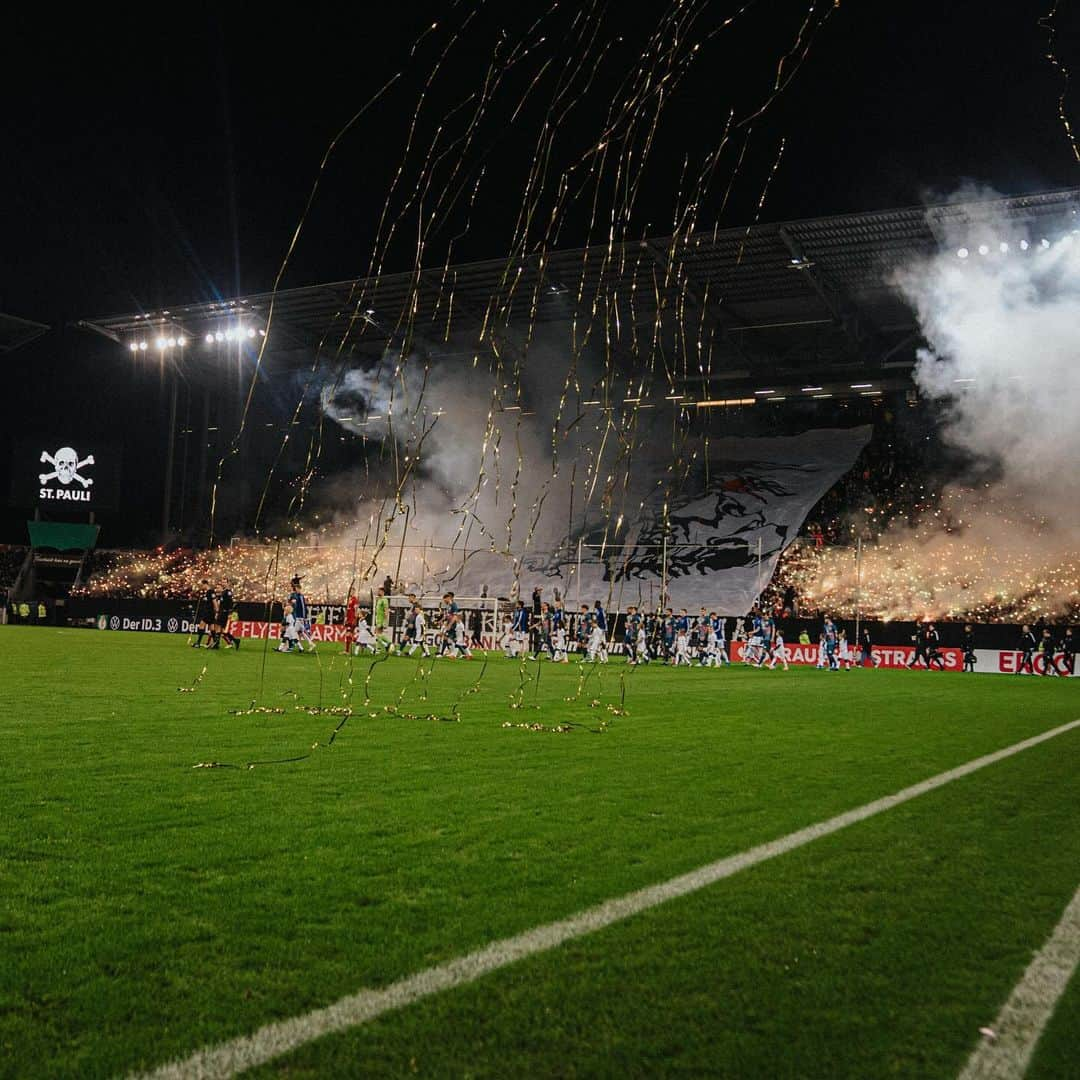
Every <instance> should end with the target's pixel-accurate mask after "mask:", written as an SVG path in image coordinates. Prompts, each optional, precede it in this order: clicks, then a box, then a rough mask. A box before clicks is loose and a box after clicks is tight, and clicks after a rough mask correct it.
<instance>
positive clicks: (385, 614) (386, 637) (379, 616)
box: [372, 586, 394, 652]
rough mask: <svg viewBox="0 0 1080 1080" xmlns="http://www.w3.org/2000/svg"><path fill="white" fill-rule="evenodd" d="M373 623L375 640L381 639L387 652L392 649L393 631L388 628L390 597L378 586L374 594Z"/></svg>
mask: <svg viewBox="0 0 1080 1080" xmlns="http://www.w3.org/2000/svg"><path fill="white" fill-rule="evenodd" d="M372 621H373V623H374V627H373V628H374V630H375V640H376V641H381V642H382V643H383V644H384V645H385V646H386V649H387V652H393V650H394V632H393V630H391V629H390V597H388V596H387V595H386V589H384V588H383V587H382V586H379V589H378V591H377V592H376V594H375V608H374V610H373V612H372Z"/></svg>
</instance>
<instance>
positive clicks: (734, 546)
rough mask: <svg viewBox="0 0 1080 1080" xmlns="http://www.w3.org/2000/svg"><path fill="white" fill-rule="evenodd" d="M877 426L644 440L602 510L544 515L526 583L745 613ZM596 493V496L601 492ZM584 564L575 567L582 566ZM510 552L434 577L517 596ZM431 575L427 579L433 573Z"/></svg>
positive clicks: (461, 588) (479, 557) (523, 567)
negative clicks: (575, 524)
mask: <svg viewBox="0 0 1080 1080" xmlns="http://www.w3.org/2000/svg"><path fill="white" fill-rule="evenodd" d="M872 431H873V429H872V428H871V427H870V426H862V427H856V428H845V429H830V430H818V431H807V432H804V433H803V434H801V435H793V436H785V437H776V438H760V439H759V438H735V437H731V438H722V439H712V438H710V439H705V438H703V437H702V438H698V439H689V440H687V441H686V442H684V443H683V444H682V445H680V446H679V448H678V457H677V460H676V461H675V462H673V461H672V447H671V446H670V445H667V446H662V445H660V444H659V443H658V444H657V445H655V446H652V447H646V448H639V449H638V450H636V451H635V458H634V460H633V461H632V462H631V463H630V464H629V466H628V471H627V475H626V479H625V483H624V481H623V480H622V479H621V478H620V480H619V483H618V485H617V487H618V492H617V497H616V496H615V495H612V506H609V508H608V513H607V515H606V516H605V518H604V519H603V520H601V519H600V518H599V516H598V514H596V515H594V516H593V517H591V518H590V519H588V520H587V521H586V522H585V523H584V525H583V526H581V527H579V528H575V529H571V530H570V531H569V532H568V531H567V522H566V519H565V517H563V516H562V515H561V514H559V513H554V512H553V513H545V514H542V515H540V516H539V517H538V518H537V521H536V525H535V528H534V530H533V532H532V534H531V535H530V538H529V541H528V547H527V548H526V549H525V550H524V551H522V552H521V554H520V571H519V580H520V582H521V585H522V588H523V589H526V590H527V589H528V588H531V587H532V586H533V585H536V584H542V585H544V586H546V587H549V588H550V587H558V588H560V590H561V591H562V592H563V594H564V595H565V596H566V598H567V599H568V601H570V602H571V603H576V602H577V601H578V597H579V596H580V599H581V600H582V601H584V602H590V603H591V602H592V601H593V600H598V599H602V600H604V601H605V606H606V607H608V608H614V609H618V610H620V611H625V610H626V608H627V606H628V605H630V604H635V605H637V606H639V607H647V608H650V609H654V608H655V607H656V605H657V604H658V603H659V602H660V600H661V592H662V591H663V588H664V585H665V583H666V587H667V589H666V591H667V603H669V604H671V605H672V606H673V607H676V608H679V607H686V608H696V607H698V606H700V605H702V604H704V605H705V606H707V607H709V608H710V609H711V610H714V611H717V612H719V613H720V614H722V615H745V614H746V613H747V611H749V610H750V608H751V607H752V606H753V604H754V602H755V600H756V599H757V597H758V595H759V594H760V592H761V590H762V589H763V588H764V587H765V586H766V585H767V584H768V582H769V580H770V579H771V578H772V574H773V571H774V569H775V568H776V563H777V560H778V559H779V557H780V554H781V552H783V550H784V549H785V548H786V547H788V545H789V544H791V543H792V541H794V539H795V537H796V536H797V534H798V531H799V527H800V526H801V525H802V523H803V521H804V520H805V519H806V515H807V514H808V513H809V512H810V510H811V509H812V508H813V507H814V504H815V503H816V502H817V501H818V499H820V498H821V497H822V495H824V494H825V492H826V491H828V490H829V488H830V487H832V486H833V484H835V483H836V481H837V480H839V479H840V477H841V476H843V475H844V473H846V472H847V471H848V470H849V469H850V468H851V466H852V465H853V464H854V462H855V459H856V458H857V457H858V456H859V453H860V452H861V451H862V449H863V447H864V446H865V445H866V444H867V442H868V441H869V439H870V436H871V434H872ZM598 501H599V500H598ZM579 565H580V577H579V575H578V566H579ZM514 569H515V568H514V566H513V564H512V562H511V561H510V560H507V559H505V558H502V559H500V558H498V557H494V556H488V555H485V554H484V553H483V552H479V553H476V554H475V555H474V556H470V558H469V559H468V560H467V561H466V562H465V563H464V564H462V563H461V562H460V560H459V561H457V562H456V563H455V565H453V566H452V567H447V568H446V574H445V577H444V579H439V578H438V574H437V572H436V575H435V576H436V578H437V580H438V585H439V587H445V588H449V589H454V591H455V592H456V593H457V594H458V595H459V596H479V595H481V588H482V587H483V586H487V588H488V593H485V594H484V595H492V596H507V595H512V593H511V589H512V588H513V586H514ZM429 583H430V578H429Z"/></svg>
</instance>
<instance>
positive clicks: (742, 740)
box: [0, 627, 1080, 1078]
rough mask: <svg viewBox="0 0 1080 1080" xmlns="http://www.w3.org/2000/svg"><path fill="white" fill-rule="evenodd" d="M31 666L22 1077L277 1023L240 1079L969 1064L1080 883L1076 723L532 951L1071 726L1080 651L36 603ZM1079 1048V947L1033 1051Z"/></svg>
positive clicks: (14, 1015)
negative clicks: (363, 630) (375, 658)
mask: <svg viewBox="0 0 1080 1080" xmlns="http://www.w3.org/2000/svg"><path fill="white" fill-rule="evenodd" d="M0 687H2V692H0V699H2V702H3V708H2V709H0V733H2V740H0V746H2V747H3V751H2V754H3V757H2V761H3V788H2V791H3V797H2V802H0V1075H2V1076H5V1077H23V1076H26V1077H54V1076H56V1077H59V1076H64V1077H67V1076H78V1077H114V1076H126V1075H131V1074H137V1073H141V1072H146V1071H150V1070H153V1069H155V1068H158V1067H159V1066H162V1065H165V1064H167V1063H169V1062H180V1063H185V1064H183V1065H182V1068H181V1070H180V1071H179V1072H177V1075H185V1074H190V1075H195V1069H196V1063H195V1062H194V1061H193V1059H192V1056H193V1055H195V1054H196V1053H197V1052H198V1051H200V1050H201V1049H203V1048H206V1047H219V1046H221V1045H223V1044H224V1045H226V1046H228V1045H231V1044H233V1042H234V1041H235V1040H238V1039H239V1038H241V1037H243V1036H253V1035H254V1034H255V1033H257V1032H260V1031H261V1030H264V1029H266V1028H267V1025H273V1024H275V1022H279V1021H294V1023H293V1024H291V1025H279V1028H275V1029H272V1030H282V1029H284V1028H287V1029H288V1031H289V1032H291V1033H292V1036H291V1041H286V1042H285V1043H282V1044H281V1045H280V1046H277V1047H276V1048H275V1049H272V1050H270V1051H267V1052H266V1053H264V1054H263V1055H262V1057H258V1056H256V1057H255V1058H253V1059H252V1060H253V1061H255V1062H256V1064H255V1065H254V1067H253V1068H251V1069H250V1070H249V1071H247V1072H246V1073H245V1075H250V1076H267V1077H269V1076H278V1075H281V1076H289V1077H314V1076H335V1077H338V1076H403V1075H409V1076H412V1075H418V1076H470V1077H503V1076H568V1077H569V1076H657V1075H681V1076H700V1075H712V1076H724V1077H739V1078H745V1077H770V1078H771V1077H822V1078H824V1077H830V1078H832V1077H874V1078H876V1077H886V1076H899V1077H919V1078H925V1077H956V1076H958V1075H959V1074H960V1073H961V1072H962V1070H963V1069H964V1067H965V1064H966V1063H967V1062H968V1059H969V1058H970V1056H971V1054H972V1052H973V1051H974V1050H975V1048H976V1046H977V1045H979V1043H980V1041H981V1040H982V1039H983V1038H984V1036H981V1035H980V1033H979V1032H980V1028H983V1027H993V1026H994V1024H995V1018H996V1017H997V1016H998V1014H999V1012H1000V1011H1001V1009H1002V1006H1003V1005H1004V1004H1005V1002H1006V1000H1007V999H1008V998H1009V997H1010V994H1011V993H1012V992H1013V990H1014V987H1016V985H1017V984H1018V982H1020V980H1021V979H1022V977H1023V976H1024V974H1025V970H1026V969H1027V968H1028V965H1029V963H1030V962H1031V961H1032V958H1033V956H1035V954H1036V953H1037V952H1038V951H1039V950H1040V949H1041V948H1042V947H1043V945H1044V943H1045V942H1046V941H1047V939H1048V938H1049V937H1050V936H1051V933H1052V932H1053V931H1054V929H1055V926H1057V925H1058V923H1059V920H1061V919H1062V913H1063V912H1064V911H1065V909H1066V907H1067V905H1068V904H1069V903H1070V901H1071V900H1072V898H1073V896H1074V894H1075V893H1076V892H1077V889H1078V887H1080V728H1072V729H1070V730H1067V731H1064V732H1061V733H1059V734H1057V735H1054V736H1053V737H1051V738H1048V739H1046V740H1045V741H1042V742H1039V743H1037V744H1033V745H1030V746H1027V747H1023V748H1021V749H1018V750H1017V752H1015V753H1011V754H1009V755H1007V756H1003V757H1001V758H1000V759H999V760H995V761H993V762H991V763H987V764H985V766H983V767H980V768H978V769H975V770H972V771H970V772H967V773H966V774H963V775H957V776H956V777H955V778H950V779H948V781H947V782H942V783H941V784H940V785H939V786H937V787H935V788H934V789H933V790H927V791H925V793H918V794H915V795H913V796H912V797H910V798H906V799H905V800H904V801H899V802H897V803H896V804H895V805H893V804H887V805H885V804H883V805H882V807H881V808H880V809H879V810H878V812H875V813H873V815H872V816H867V817H866V818H865V819H864V820H859V821H854V822H853V823H851V824H845V825H844V827H836V828H835V829H832V830H826V831H825V832H824V834H823V835H820V836H817V835H816V834H815V835H809V836H808V837H807V839H806V840H805V842H803V841H800V842H799V844H798V845H794V846H792V847H791V849H790V850H784V851H782V852H777V853H773V852H769V853H767V854H766V855H765V856H762V857H761V858H760V859H758V858H755V859H754V860H751V862H752V864H751V865H746V866H745V868H743V865H742V863H740V862H739V861H738V860H735V861H734V862H733V864H732V868H729V869H731V872H730V873H727V872H726V871H725V873H724V874H723V875H720V876H719V877H718V879H717V880H713V881H711V882H710V883H706V884H701V883H698V884H695V885H694V886H693V888H687V889H685V890H684V891H683V894H682V895H674V896H672V897H671V898H667V895H666V894H662V893H661V894H657V895H656V896H654V897H652V894H649V896H650V897H652V899H650V900H648V902H644V901H643V902H641V903H640V904H638V906H637V907H636V908H633V910H630V909H627V910H626V911H622V909H619V912H620V913H618V914H617V915H616V916H615V917H612V918H610V919H608V920H607V922H606V924H604V925H600V923H602V922H603V920H600V923H598V924H597V926H596V928H594V927H593V926H592V924H589V923H588V919H585V920H584V921H582V920H578V921H577V922H574V923H573V924H572V925H573V927H575V928H577V929H575V931H574V932H573V933H567V934H565V935H564V938H563V939H562V940H561V943H552V942H548V943H547V944H544V945H543V946H540V945H537V946H536V947H535V948H534V947H532V946H531V945H530V946H529V947H527V948H524V947H523V948H521V949H520V950H518V952H516V953H515V951H514V948H512V947H509V946H506V943H507V941H508V939H512V940H513V941H518V942H520V941H522V940H524V941H526V942H533V943H534V944H535V942H536V941H538V940H539V937H537V936H535V935H534V936H530V935H529V933H528V932H530V931H534V930H535V929H536V928H539V927H546V926H549V925H550V924H553V923H555V924H561V923H562V921H564V920H572V919H573V917H575V916H578V915H580V914H581V913H589V912H592V911H594V910H604V911H609V910H610V909H609V908H606V907H604V908H602V907H601V906H602V905H605V903H606V902H608V901H612V900H615V899H617V898H621V897H626V896H627V895H628V894H634V893H635V892H636V891H637V890H643V889H646V888H648V887H650V886H658V885H663V884H664V883H668V882H671V881H672V879H678V878H680V876H681V875H688V874H692V872H694V871H697V870H698V869H699V868H701V867H705V866H709V865H712V864H715V863H717V861H718V860H723V859H727V858H729V857H734V856H739V855H740V854H742V853H745V852H749V851H752V850H753V849H757V848H758V847H759V846H760V845H763V844H766V843H768V842H770V841H775V840H778V839H780V838H782V837H787V836H789V835H790V834H793V833H797V832H798V831H799V830H804V829H807V828H808V827H810V826H815V825H817V824H819V823H822V822H827V821H829V820H830V819H833V818H835V817H836V816H837V815H840V814H842V813H844V812H845V811H850V810H853V809H855V808H859V807H864V806H866V805H867V804H873V803H876V801H877V800H880V799H882V798H883V797H884V796H889V795H892V794H894V793H897V792H900V791H902V790H903V789H906V788H909V787H910V786H912V785H916V784H918V783H919V782H921V781H924V780H927V779H929V778H931V777H936V776H939V775H940V774H942V773H945V772H947V771H949V770H954V769H957V768H958V767H960V766H964V765H965V764H967V763H969V762H973V761H975V760H976V759H978V758H980V757H982V756H984V755H988V754H991V753H993V752H995V751H999V750H1003V749H1005V748H1008V747H1013V746H1015V745H1016V744H1017V743H1021V742H1022V741H1024V740H1028V739H1031V738H1032V737H1033V736H1038V735H1040V734H1042V733H1046V732H1049V731H1051V730H1052V729H1055V728H1057V727H1060V726H1062V725H1066V724H1068V723H1070V722H1072V721H1074V720H1077V719H1078V718H1080V686H1078V684H1077V683H1076V682H1073V681H1067V680H1064V679H1061V680H1054V679H1039V678H1031V677H1011V678H1010V677H1005V676H994V675H975V676H963V675H956V674H944V673H936V672H935V673H926V672H910V673H909V672H903V671H901V672H890V671H863V670H855V671H851V672H837V673H829V672H821V671H816V670H809V669H792V670H791V671H790V672H788V673H784V672H782V671H779V670H777V671H757V670H749V669H745V668H741V667H739V668H730V669H729V668H725V669H721V670H716V671H714V670H700V669H690V670H686V669H680V670H672V669H669V668H662V667H659V666H657V665H653V666H651V667H649V668H640V669H634V668H628V667H627V666H626V665H625V664H623V663H622V661H621V660H618V659H613V660H612V662H611V663H610V664H608V665H606V666H604V667H596V668H594V667H591V666H589V667H585V666H579V665H577V664H570V665H566V666H555V665H551V664H548V663H544V662H541V663H540V664H532V663H528V664H523V663H519V662H516V661H508V660H506V659H505V658H503V657H502V656H501V655H492V656H491V657H490V658H489V659H488V661H487V662H486V663H485V662H484V661H483V660H481V659H474V660H472V661H448V660H440V661H428V662H420V661H417V660H415V659H414V660H408V659H401V658H392V659H389V660H386V661H383V662H380V663H378V664H376V665H374V666H372V663H371V661H370V660H369V659H368V660H365V659H363V658H361V659H358V660H356V661H352V662H350V661H347V660H346V659H345V658H344V657H342V656H341V655H340V651H339V648H338V647H337V646H329V645H324V646H322V647H321V648H320V653H319V654H318V656H311V655H304V656H294V655H288V656H286V655H279V654H276V653H273V652H269V653H268V652H267V651H265V650H264V648H263V646H262V644H261V643H257V642H245V643H244V645H243V647H242V648H241V649H240V651H239V652H231V651H230V652H208V651H205V650H200V651H198V652H196V651H195V650H193V649H190V648H187V647H185V644H184V639H183V638H182V637H173V636H167V635H164V634H162V635H155V634H120V633H108V632H96V631H80V630H62V629H44V628H42V629H38V628H33V629H23V628H12V627H3V628H0ZM180 688H182V689H180ZM365 698H366V699H368V700H367V702H366V703H365ZM346 705H351V709H352V713H351V715H347V714H345V713H343V712H342V711H341V710H342V709H343V707H344V706H346ZM506 725H510V726H506ZM558 727H562V728H565V730H562V731H558V730H552V729H554V728H558ZM336 728H340V730H338V731H337V733H336V737H334V739H333V741H332V742H331V736H332V735H334V732H335V729H336ZM534 728H536V729H535V730H534ZM210 765H214V766H217V767H208V766H210ZM198 766H203V767H198ZM578 930H580V932H578ZM521 935H525V937H524V938H522V937H521ZM500 943H502V944H500ZM493 944H494V945H495V946H496V948H495V950H494V952H491V951H490V950H489V952H487V953H482V955H485V956H491V955H496V954H497V955H498V957H499V959H498V962H497V963H492V964H490V965H489V967H488V968H483V966H482V965H481V966H479V967H477V966H475V965H473V966H470V963H471V962H469V963H465V964H463V965H458V966H457V967H454V965H453V963H452V962H453V961H456V960H458V959H459V958H462V957H469V956H470V955H471V954H476V953H477V951H478V950H485V948H486V947H488V946H492V945H493ZM447 970H453V971H456V972H457V973H458V975H459V976H460V977H457V978H456V980H450V981H449V982H442V983H440V981H439V977H438V976H437V974H436V976H431V975H430V973H431V972H433V971H434V972H436V973H438V972H444V971H447ZM462 972H464V974H462ZM1066 974H1068V973H1067V972H1066ZM413 976H422V977H421V978H419V979H411V977H413ZM410 980H411V981H410ZM402 985H404V986H411V987H413V989H414V990H415V992H414V993H412V995H411V997H410V996H409V995H408V994H403V995H402V996H400V997H395V994H396V993H397V990H395V989H394V988H396V987H399V986H402ZM417 987H419V989H416V988H417ZM385 988H391V991H390V992H389V993H388V995H383V996H382V997H379V995H377V994H375V995H372V1000H375V999H377V1000H379V1001H382V1002H383V1005H384V1006H385V1007H379V1008H376V1009H373V1010H372V1011H371V1013H370V1016H369V1017H365V1016H363V1015H359V1014H358V1016H357V1017H355V1018H354V1019H353V1020H350V1021H348V1022H346V1023H343V1024H340V1025H338V1026H339V1027H340V1028H341V1030H336V1031H333V1032H332V1033H330V1034H327V1035H324V1036H323V1037H319V1038H316V1037H314V1036H315V1035H317V1034H318V1030H319V1029H318V1026H317V1024H316V1023H315V1019H314V1018H317V1017H320V1016H325V1013H320V1012H318V1010H325V1007H327V1006H331V1005H333V1004H334V1003H335V1002H338V1001H340V1000H341V999H344V998H352V997H353V996H354V995H357V994H358V993H359V992H361V991H380V990H382V989H385ZM365 1000H366V999H365ZM387 1003H389V1004H387ZM391 1005H392V1006H393V1007H390V1006H391ZM362 1011H363V1010H360V1012H361V1013H362ZM261 1038H262V1036H260V1037H259V1039H261ZM259 1039H253V1040H248V1043H247V1044H246V1045H251V1044H253V1043H254V1044H259ZM264 1041H265V1040H264ZM1078 1047H1080V976H1075V975H1074V976H1073V977H1072V979H1071V981H1070V982H1069V984H1068V986H1067V988H1066V989H1065V991H1064V993H1063V994H1062V996H1061V997H1060V999H1059V1000H1057V1001H1056V1007H1055V1008H1054V1009H1053V1012H1052V1014H1051V1015H1050V1019H1049V1022H1048V1024H1047V1026H1046V1029H1045V1032H1044V1033H1043V1034H1042V1037H1041V1038H1040V1039H1039V1040H1038V1043H1037V1046H1036V1048H1035V1052H1034V1057H1033V1058H1032V1060H1031V1063H1030V1066H1029V1067H1028V1068H1027V1071H1026V1075H1027V1076H1029V1077H1032V1078H1050V1077H1055V1078H1057V1077H1067V1076H1080V1052H1078V1049H1077V1048H1078ZM278 1050H281V1051H282V1052H280V1053H279V1052H278ZM259 1062H261V1063H259ZM232 1069H233V1066H229V1067H228V1068H225V1069H224V1074H227V1073H228V1072H229V1071H232Z"/></svg>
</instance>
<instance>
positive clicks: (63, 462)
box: [38, 446, 94, 488]
mask: <svg viewBox="0 0 1080 1080" xmlns="http://www.w3.org/2000/svg"><path fill="white" fill-rule="evenodd" d="M41 463H42V464H43V465H45V464H48V465H51V466H52V467H53V470H54V471H53V472H51V473H39V474H38V480H39V481H40V482H41V483H42V484H46V483H48V482H49V481H50V480H59V481H60V483H61V484H64V485H65V486H67V485H68V484H70V483H71V481H72V480H74V481H76V482H77V483H80V484H82V486H83V487H84V488H88V487H89V486H90V485H91V484H92V483H93V482H94V481H93V480H92V479H90V477H88V476H82V475H80V474H81V472H82V470H83V469H85V468H86V466H87V465H93V464H94V455H93V454H87V456H86V457H84V458H83V459H82V461H80V460H79V455H78V454H77V453H75V451H74V450H72V448H71V447H70V446H61V447H60V449H59V450H57V451H56V453H55V454H50V453H49V452H48V451H47V450H42V451H41Z"/></svg>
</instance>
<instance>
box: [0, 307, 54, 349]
mask: <svg viewBox="0 0 1080 1080" xmlns="http://www.w3.org/2000/svg"><path fill="white" fill-rule="evenodd" d="M48 332H49V327H48V326H46V325H45V323H39V322H33V321H32V320H31V319H20V318H18V317H17V316H15V315H2V314H0V353H9V352H13V351H14V350H15V349H18V348H19V347H20V346H22V345H28V344H29V343H30V342H31V341H34V340H35V339H36V338H39V337H41V335H42V334H47V333H48Z"/></svg>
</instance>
